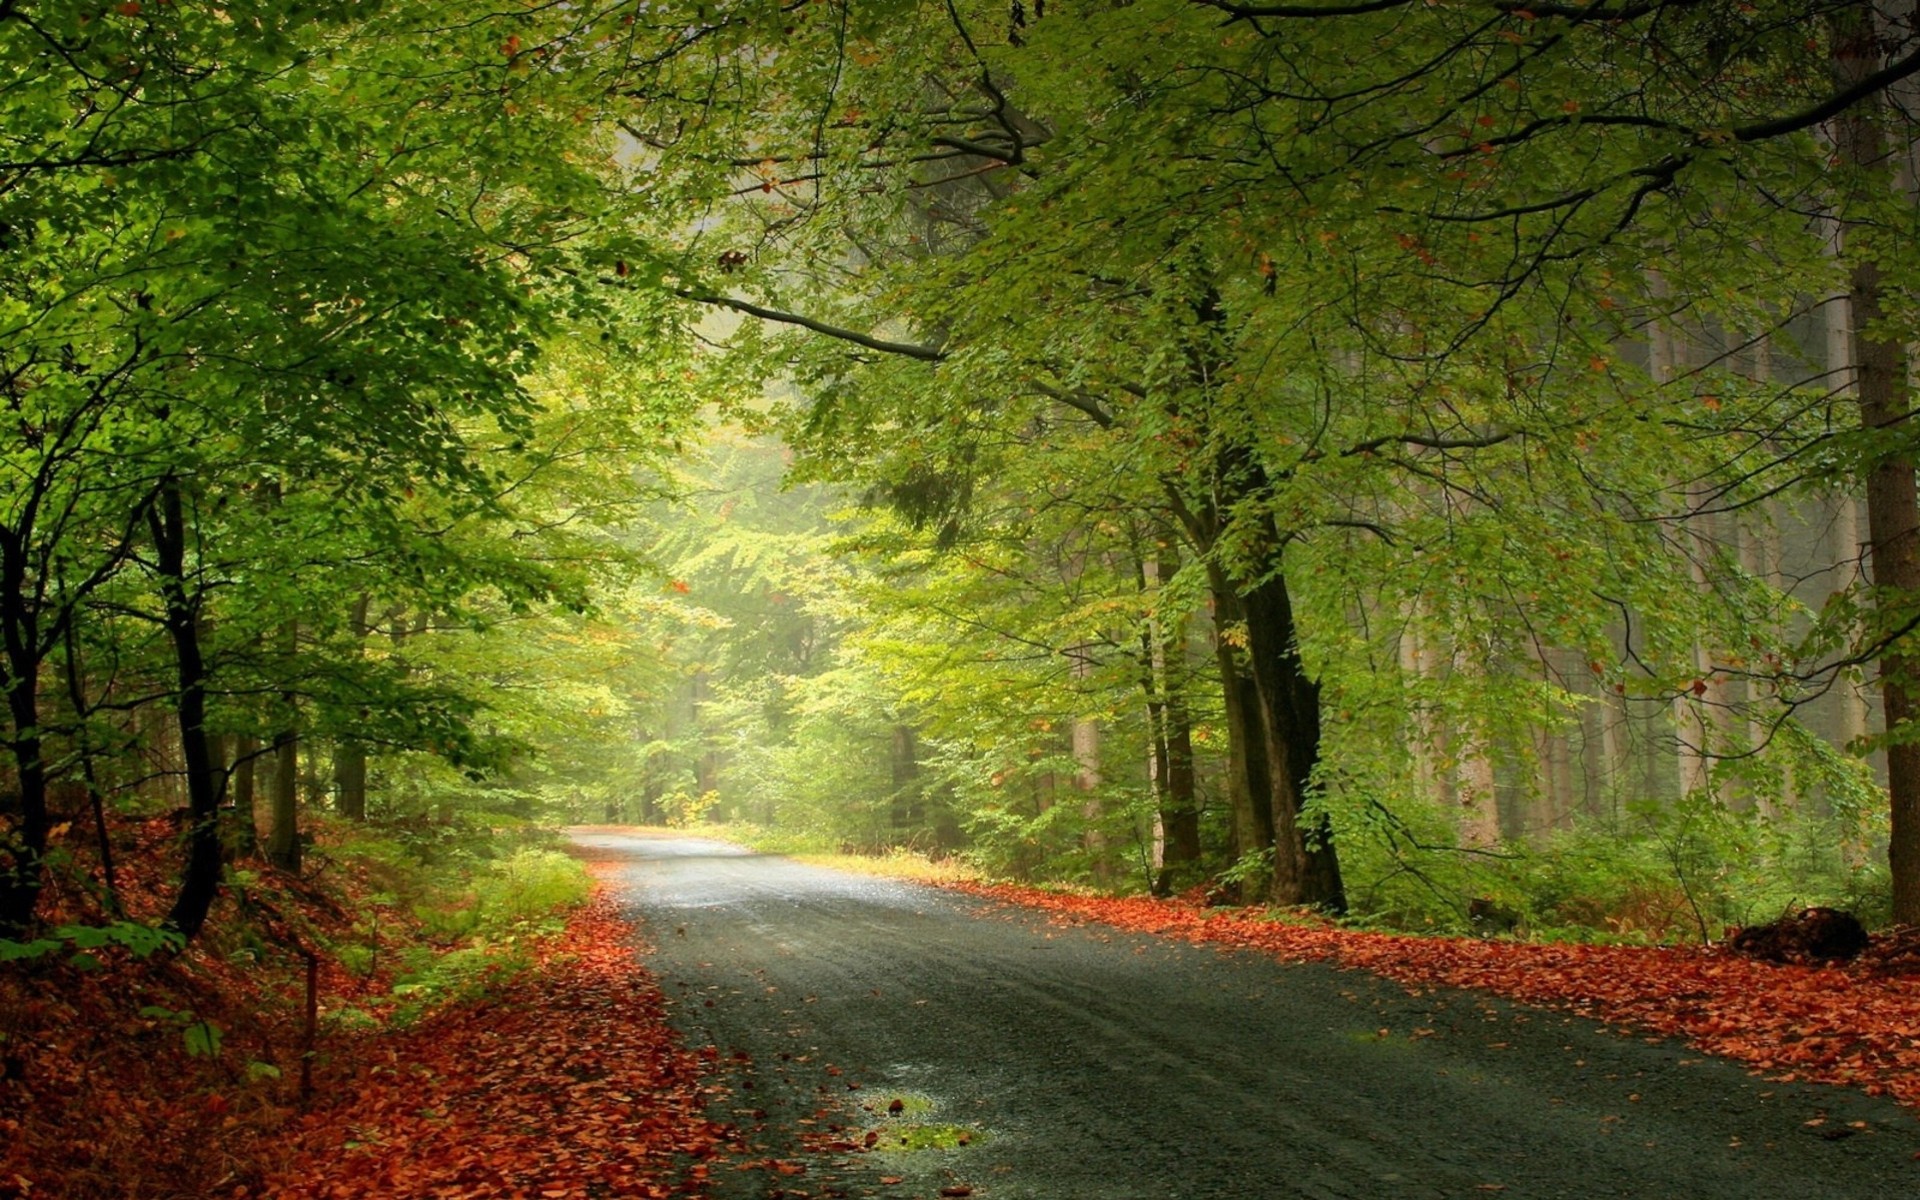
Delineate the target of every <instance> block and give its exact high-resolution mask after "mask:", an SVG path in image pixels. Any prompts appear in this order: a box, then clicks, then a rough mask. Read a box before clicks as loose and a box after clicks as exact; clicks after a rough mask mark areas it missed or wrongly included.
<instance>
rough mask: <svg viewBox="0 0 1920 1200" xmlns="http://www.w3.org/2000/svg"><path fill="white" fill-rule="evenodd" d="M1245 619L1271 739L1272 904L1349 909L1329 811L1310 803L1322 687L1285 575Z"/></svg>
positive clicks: (1266, 588)
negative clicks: (1303, 652) (1313, 812)
mask: <svg viewBox="0 0 1920 1200" xmlns="http://www.w3.org/2000/svg"><path fill="white" fill-rule="evenodd" d="M1241 604H1242V608H1243V611H1244V612H1245V613H1246V623H1247V659H1248V662H1249V663H1250V664H1251V666H1252V670H1253V680H1254V686H1255V687H1256V688H1257V689H1258V690H1259V695H1260V706H1259V715H1260V719H1261V721H1262V722H1263V726H1264V728H1263V730H1262V732H1263V733H1264V734H1265V738H1266V752H1267V774H1268V785H1269V788H1268V795H1269V797H1270V808H1271V810H1272V813H1273V846H1274V854H1273V880H1272V884H1271V886H1270V889H1269V893H1268V894H1269V897H1270V898H1271V899H1272V901H1273V902H1274V903H1275V904H1317V905H1320V906H1322V907H1324V908H1327V909H1331V910H1332V911H1335V912H1342V911H1345V909H1346V903H1347V898H1346V889H1345V887H1344V886H1343V885H1342V883H1341V880H1340V861H1339V858H1338V856H1337V855H1336V854H1335V852H1334V846H1333V829H1332V826H1331V825H1330V824H1329V822H1328V821H1327V819H1326V817H1325V815H1324V814H1321V815H1318V816H1309V815H1308V814H1306V813H1305V812H1303V811H1302V810H1303V809H1304V808H1305V806H1306V803H1307V799H1308V797H1309V795H1310V794H1311V793H1310V790H1309V789H1310V787H1311V784H1312V779H1313V771H1314V768H1315V767H1317V766H1318V765H1319V761H1320V684H1319V682H1318V681H1316V680H1314V679H1313V678H1312V677H1311V676H1309V675H1308V674H1307V672H1306V668H1305V666H1304V665H1303V664H1302V663H1301V661H1300V647H1299V643H1298V640H1297V637H1298V634H1297V630H1296V629H1295V626H1294V621H1293V602H1292V598H1291V597H1290V596H1289V595H1288V594H1287V584H1286V578H1285V576H1283V575H1281V574H1278V573H1275V574H1273V575H1271V576H1269V577H1268V578H1267V579H1266V580H1265V581H1264V582H1262V583H1260V584H1258V585H1256V586H1254V587H1252V588H1249V589H1246V590H1245V591H1244V592H1243V593H1242V596H1241Z"/></svg>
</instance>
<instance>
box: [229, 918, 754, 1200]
mask: <svg viewBox="0 0 1920 1200" xmlns="http://www.w3.org/2000/svg"><path fill="white" fill-rule="evenodd" d="M664 1004H665V1002H664V1000H663V998H662V996H661V994H660V990H659V988H658V987H657V986H656V985H655V983H654V981H653V979H652V977H651V976H650V975H649V974H648V973H647V972H646V971H645V969H643V968H642V967H641V966H640V964H639V961H638V957H637V953H636V947H635V933H634V930H633V928H632V926H630V925H627V924H626V923H624V922H622V921H621V920H620V919H619V918H618V917H617V916H616V915H615V912H614V908H613V904H612V902H611V900H610V899H609V898H608V897H607V895H606V894H605V889H604V886H603V887H602V888H601V889H600V891H599V892H598V893H597V894H596V896H595V898H594V899H593V900H592V901H591V902H590V903H589V904H588V905H587V906H586V907H585V908H583V909H581V910H580V911H579V912H577V913H576V914H575V915H574V916H573V918H572V919H571V920H569V921H568V923H567V929H566V932H565V934H563V935H562V936H560V937H559V938H557V939H555V940H554V941H553V942H552V943H551V944H549V945H546V946H544V947H542V949H541V951H540V953H539V962H538V965H537V967H536V968H535V969H534V970H531V971H528V972H525V973H524V974H522V975H521V976H519V977H518V978H516V979H515V980H513V981H512V982H510V983H508V984H507V985H505V986H504V987H503V988H502V989H501V990H500V991H499V992H498V993H497V994H495V995H492V996H490V997H488V998H487V999H485V1000H483V1001H482V1002H480V1003H477V1004H462V1005H457V1006H454V1007H452V1008H449V1009H447V1010H445V1011H442V1012H440V1013H439V1014H437V1015H435V1016H434V1017H431V1018H429V1019H427V1020H426V1021H423V1022H422V1023H421V1024H420V1025H418V1026H416V1027H414V1028H413V1029H410V1030H408V1031H407V1032H405V1033H404V1034H401V1035H399V1036H396V1037H393V1038H390V1039H387V1041H386V1044H385V1045H384V1047H383V1049H384V1053H383V1055H382V1056H381V1057H380V1059H378V1060H376V1061H374V1062H372V1063H370V1064H368V1065H366V1066H365V1067H363V1068H362V1070H361V1071H360V1073H359V1075H358V1077H357V1078H355V1079H353V1080H352V1081H351V1082H349V1083H345V1084H343V1085H340V1086H339V1087H338V1088H337V1089H336V1092H337V1095H338V1097H339V1098H338V1101H337V1102H336V1103H333V1104H331V1105H327V1106H324V1107H321V1108H317V1109H316V1110H314V1111H313V1112H311V1113H309V1114H307V1115H306V1116H305V1117H304V1118H302V1119H301V1121H300V1122H299V1124H298V1126H297V1127H296V1129H295V1131H294V1134H293V1138H294V1144H295V1147H296V1152H295V1155H294V1157H293V1158H292V1160H291V1161H290V1162H288V1163H287V1164H285V1166H284V1167H283V1168H282V1169H281V1170H279V1171H278V1172H276V1174H275V1176H274V1177H273V1178H272V1179H270V1180H268V1181H267V1182H266V1183H265V1184H263V1185H260V1186H258V1187H252V1188H240V1189H237V1190H235V1191H234V1192H232V1193H231V1194H232V1195H233V1196H235V1197H272V1198H274V1200H334V1198H339V1200H349V1198H351V1200H386V1198H392V1200H402V1198H405V1200H415V1198H421V1197H442V1196H444V1197H461V1198H462V1200H465V1198H468V1197H473V1198H476V1200H478V1198H483V1197H528V1198H532V1197H540V1198H544V1200H591V1198H595V1197H603V1196H621V1197H643V1196H644V1197H668V1196H674V1195H701V1194H704V1193H705V1192H706V1188H707V1179H708V1173H709V1171H710V1170H712V1169H713V1168H712V1165H711V1160H713V1159H715V1158H716V1157H718V1156H719V1155H720V1154H722V1153H723V1152H724V1151H725V1150H726V1149H727V1148H728V1145H729V1138H730V1136H731V1135H730V1133H729V1131H728V1130H727V1129H725V1128H724V1127H722V1126H720V1125H717V1124H715V1123H713V1122H711V1121H709V1120H707V1118H706V1117H705V1115H704V1106H705V1104H706V1102H707V1100H708V1099H709V1097H710V1095H711V1094H712V1092H713V1090H714V1086H715V1085H713V1084H711V1083H710V1082H709V1080H710V1077H711V1075H710V1072H709V1070H708V1064H709V1063H710V1062H711V1061H712V1060H713V1058H714V1057H715V1055H716V1053H717V1052H716V1051H715V1050H714V1049H713V1048H712V1047H703V1048H701V1049H699V1050H690V1049H687V1048H686V1047H684V1046H682V1045H681V1043H680V1040H679V1037H678V1035H677V1034H675V1033H674V1032H673V1031H672V1030H671V1029H670V1028H669V1027H668V1026H667V1023H666V1014H665V1009H664Z"/></svg>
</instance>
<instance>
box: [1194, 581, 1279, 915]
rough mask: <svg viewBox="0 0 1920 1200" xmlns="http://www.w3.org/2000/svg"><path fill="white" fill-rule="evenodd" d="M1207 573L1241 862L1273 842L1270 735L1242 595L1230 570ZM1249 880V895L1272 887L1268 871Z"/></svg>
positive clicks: (1230, 806)
mask: <svg viewBox="0 0 1920 1200" xmlns="http://www.w3.org/2000/svg"><path fill="white" fill-rule="evenodd" d="M1207 574H1208V577H1209V580H1210V582H1211V584H1212V588H1213V621H1214V639H1213V649H1214V657H1215V659H1216V661H1217V662H1218V663H1219V666H1220V689H1221V700H1222V704H1223V708H1224V719H1225V723H1226V727H1227V780H1226V784H1227V812H1228V818H1229V828H1230V829H1231V831H1232V835H1233V857H1234V860H1235V861H1236V862H1239V861H1243V860H1245V858H1246V857H1247V856H1248V855H1250V854H1259V853H1262V852H1264V851H1267V850H1270V849H1272V847H1273V813H1272V810H1271V809H1270V808H1269V807H1268V805H1267V802H1266V797H1267V796H1268V794H1269V793H1270V792H1271V791H1272V788H1271V786H1270V785H1269V784H1268V782H1267V747H1266V738H1265V736H1264V734H1263V733H1262V729H1261V724H1260V721H1259V720H1258V719H1257V714H1258V713H1259V711H1260V696H1259V693H1258V692H1257V691H1256V690H1255V689H1254V685H1253V677H1252V675H1251V674H1249V673H1248V671H1247V668H1246V664H1245V662H1244V661H1243V659H1242V654H1241V651H1240V649H1239V648H1238V647H1236V646H1235V645H1234V643H1233V640H1232V639H1233V637H1234V636H1237V635H1236V634H1235V633H1234V632H1233V630H1234V628H1235V627H1236V626H1237V625H1238V624H1239V623H1240V619H1241V610H1240V598H1239V597H1238V596H1236V595H1235V594H1234V592H1233V588H1232V585H1231V584H1229V583H1228V582H1227V580H1226V576H1225V575H1224V574H1222V573H1220V572H1219V571H1217V570H1214V569H1212V568H1209V569H1208V572H1207ZM1249 883H1250V884H1254V885H1256V886H1254V887H1250V888H1249V889H1248V891H1247V894H1249V895H1250V894H1253V893H1254V892H1259V893H1262V894H1264V892H1265V891H1266V884H1267V881H1266V879H1265V877H1262V878H1260V879H1258V880H1250V881H1249ZM1241 898H1242V899H1245V898H1246V897H1245V896H1242V897H1241Z"/></svg>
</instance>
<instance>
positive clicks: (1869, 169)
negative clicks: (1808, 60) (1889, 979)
mask: <svg viewBox="0 0 1920 1200" xmlns="http://www.w3.org/2000/svg"><path fill="white" fill-rule="evenodd" d="M1833 54H1834V69H1835V74H1836V75H1838V76H1839V78H1840V81H1841V82H1842V83H1843V84H1852V83H1856V82H1858V81H1859V80H1861V79H1864V78H1866V77H1867V76H1868V75H1870V74H1872V72H1873V71H1874V70H1875V69H1876V68H1877V67H1878V66H1879V62H1880V49H1879V45H1878V39H1877V38H1876V36H1875V30H1874V10H1873V8H1872V6H1870V5H1866V4H1858V5H1855V6H1853V7H1852V8H1851V9H1849V10H1847V11H1846V12H1844V13H1842V14H1840V15H1838V16H1836V17H1835V18H1834V50H1833ZM1880 106H1881V101H1880V100H1879V99H1878V98H1877V97H1876V98H1873V99H1869V100H1867V101H1863V102H1861V103H1859V104H1856V105H1855V106H1854V107H1853V108H1851V109H1849V110H1847V111H1846V112H1845V113H1843V114H1841V116H1839V117H1838V118H1837V119H1836V120H1835V121H1834V145H1835V149H1836V150H1837V151H1838V152H1839V158H1840V160H1841V162H1842V163H1844V164H1846V165H1847V166H1849V167H1851V168H1854V169H1856V170H1858V171H1860V172H1861V173H1862V176H1863V178H1864V179H1865V181H1866V184H1867V187H1868V188H1870V189H1873V191H1875V192H1878V191H1879V190H1880V189H1883V188H1885V189H1891V187H1892V186H1893V179H1892V172H1891V170H1890V169H1889V167H1890V164H1889V163H1888V161H1887V160H1888V153H1889V146H1888V138H1887V134H1886V131H1885V129H1884V128H1883V122H1882V118H1881V116H1880ZM1883 200H1884V196H1883V195H1871V194H1870V195H1868V196H1865V197H1862V203H1863V205H1864V206H1865V207H1867V208H1869V209H1870V208H1871V207H1872V206H1873V205H1874V204H1875V203H1876V202H1877V201H1883ZM1840 215H1841V219H1842V229H1843V231H1845V230H1847V229H1848V225H1847V218H1848V214H1847V213H1846V211H1844V209H1843V211H1842V212H1841V214H1840ZM1848 290H1849V295H1848V299H1849V301H1850V302H1851V305H1852V308H1853V358H1854V364H1855V376H1854V385H1855V389H1856V392H1857V396H1858V400H1859V405H1860V424H1861V426H1862V427H1863V428H1865V429H1867V430H1870V431H1878V430H1892V431H1895V432H1894V433H1893V435H1892V438H1891V439H1890V445H1889V448H1886V449H1882V450H1880V451H1879V453H1878V456H1877V457H1876V458H1875V460H1874V462H1873V465H1872V467H1871V469H1870V470H1869V471H1868V473H1867V542H1868V548H1869V550H1868V552H1869V556H1870V561H1871V563H1872V567H1873V584H1874V587H1875V589H1876V590H1877V591H1878V592H1879V593H1880V595H1879V597H1878V599H1877V603H1878V604H1879V605H1880V607H1881V608H1882V610H1883V611H1884V612H1886V615H1887V616H1889V617H1891V618H1894V619H1895V620H1898V619H1903V618H1906V617H1907V616H1909V614H1911V612H1912V610H1913V608H1914V606H1915V605H1916V604H1920V494H1917V493H1916V488H1915V484H1914V460H1913V457H1912V455H1911V454H1909V453H1907V452H1906V451H1904V450H1902V449H1897V448H1892V446H1894V445H1899V446H1904V445H1905V444H1906V441H1907V435H1906V434H1904V433H1901V432H1899V431H1902V430H1904V429H1905V427H1906V423H1907V420H1908V416H1909V413H1910V411H1911V396H1910V393H1909V385H1908V369H1909V363H1908V361H1907V354H1906V350H1905V347H1904V346H1903V344H1902V342H1901V340H1900V338H1899V336H1898V335H1897V334H1896V335H1892V336H1889V334H1888V332H1887V331H1886V330H1885V328H1884V327H1883V321H1884V319H1885V315H1886V310H1885V303H1886V302H1885V285H1884V282H1883V280H1882V278H1881V272H1880V266H1879V263H1878V261H1877V260H1876V259H1875V258H1874V257H1873V256H1872V254H1871V253H1870V252H1868V253H1860V254H1858V255H1857V261H1856V262H1855V264H1854V266H1853V268H1852V271H1851V274H1850V276H1849V279H1848ZM1888 623H1889V624H1891V623H1892V622H1891V621H1889V622H1888ZM1911 637H1912V635H1911V634H1909V635H1908V636H1907V638H1903V639H1901V640H1900V641H1897V642H1895V643H1894V644H1893V645H1892V646H1891V647H1889V648H1888V650H1887V651H1886V652H1885V653H1884V654H1883V655H1882V656H1881V658H1880V696H1881V700H1882V704H1883V708H1884V714H1885V721H1886V730H1887V732H1888V733H1890V734H1898V733H1903V732H1904V733H1910V732H1911V728H1912V722H1913V721H1914V720H1915V719H1916V718H1920V655H1917V654H1915V652H1914V651H1913V650H1912V648H1911V646H1910V645H1909V644H1908V642H1909V639H1910V638H1911ZM1886 751H1887V793H1888V796H1889V798H1890V799H1891V801H1892V830H1891V835H1890V837H1889V839H1888V843H1887V859H1888V868H1889V874H1890V876H1891V882H1892V885H1893V919H1894V921H1895V922H1896V923H1898V924H1916V923H1920V743H1916V742H1914V741H1913V740H1912V739H1911V737H1907V738H1904V739H1900V738H1897V739H1895V740H1893V741H1891V742H1890V743H1889V744H1888V746H1887V748H1886Z"/></svg>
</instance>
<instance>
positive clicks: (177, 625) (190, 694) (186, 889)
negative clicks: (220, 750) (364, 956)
mask: <svg viewBox="0 0 1920 1200" xmlns="http://www.w3.org/2000/svg"><path fill="white" fill-rule="evenodd" d="M148 518H149V526H150V528H151V530H152V533H153V543H154V560H155V565H156V574H157V575H158V576H159V581H160V595H161V598H162V600H163V602H164V604H165V607H166V624H167V636H168V638H169V639H170V640H171V641H172V642H173V658H174V666H175V670H176V676H177V679H178V681H179V696H178V700H177V704H178V710H179V723H180V757H181V759H182V761H183V763H184V765H185V767H186V779H187V822H188V824H187V862H186V868H185V870H184V871H182V872H181V877H180V890H179V892H178V893H177V894H176V896H175V898H174V902H173V909H172V911H170V912H169V913H168V914H167V919H166V924H167V925H168V927H170V928H172V929H174V930H176V931H178V932H179V933H180V934H181V935H182V936H184V937H189V938H190V937H192V936H193V935H194V934H196V933H198V932H199V931H200V927H201V925H203V924H205V923H206V919H207V911H208V910H209V909H210V908H212V906H213V899H214V897H215V896H216V895H217V894H218V893H219V890H220V874H221V868H222V865H223V859H224V854H223V848H222V847H221V845H220V781H219V778H218V767H217V766H216V765H215V763H214V761H213V748H212V745H211V744H210V739H209V738H208V736H207V727H206V715H207V690H206V689H207V665H206V659H205V656H204V654H203V653H202V651H201V648H200V625H199V613H198V611H197V610H198V605H197V604H196V603H195V602H194V601H193V599H192V598H191V597H190V596H189V595H188V593H187V576H186V550H187V523H186V514H185V511H184V506H183V503H182V500H181V496H180V484H179V481H178V480H168V481H167V482H166V484H165V485H164V486H163V487H162V488H161V489H160V495H159V497H158V499H156V500H155V502H154V505H153V508H152V509H151V510H150V512H149V513H148Z"/></svg>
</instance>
